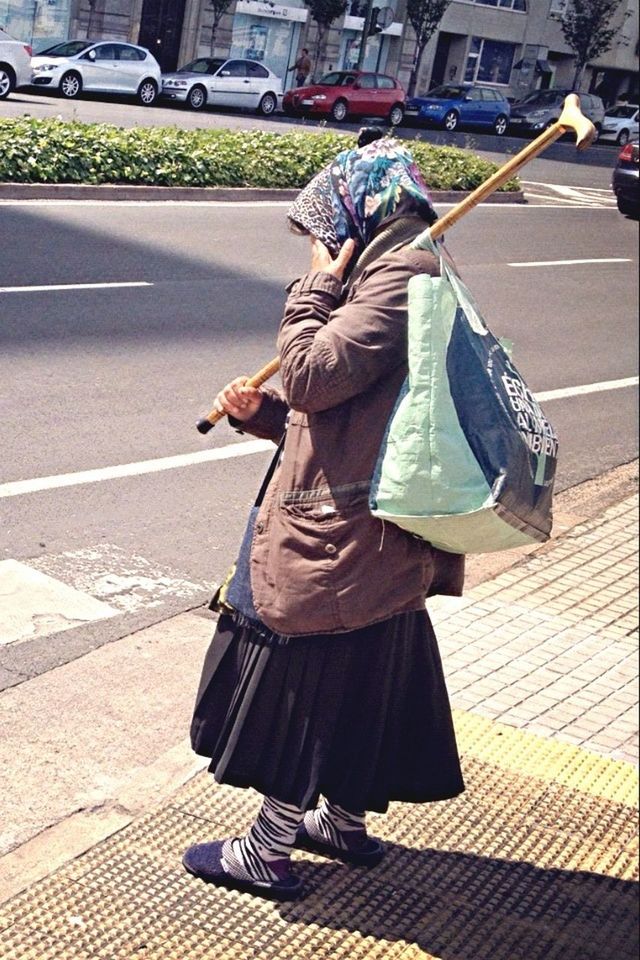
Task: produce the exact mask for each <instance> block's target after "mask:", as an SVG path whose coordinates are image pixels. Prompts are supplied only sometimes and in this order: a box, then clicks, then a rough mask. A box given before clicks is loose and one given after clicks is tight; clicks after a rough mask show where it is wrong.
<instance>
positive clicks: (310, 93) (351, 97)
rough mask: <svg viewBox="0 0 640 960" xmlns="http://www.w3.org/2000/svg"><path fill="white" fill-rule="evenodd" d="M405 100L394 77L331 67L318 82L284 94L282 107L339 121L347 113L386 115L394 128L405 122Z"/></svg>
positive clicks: (372, 115)
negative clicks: (403, 120) (332, 68)
mask: <svg viewBox="0 0 640 960" xmlns="http://www.w3.org/2000/svg"><path fill="white" fill-rule="evenodd" d="M404 102H405V92H404V90H403V88H402V87H401V86H400V84H399V83H398V81H397V80H394V79H393V77H388V76H386V74H383V73H365V72H362V71H358V70H332V71H331V72H330V73H327V74H325V75H324V77H321V79H320V80H318V82H317V83H314V84H311V85H310V86H308V87H298V88H297V90H289V91H288V92H287V93H285V95H284V98H283V101H282V109H283V110H284V112H285V113H286V114H287V115H288V116H290V117H293V116H300V115H308V116H312V117H331V119H332V120H335V121H337V122H338V123H341V122H342V121H343V120H346V118H347V117H348V116H359V117H384V118H385V120H388V121H389V123H390V124H392V125H393V126H394V127H395V126H397V125H398V124H399V123H402V118H403V116H404Z"/></svg>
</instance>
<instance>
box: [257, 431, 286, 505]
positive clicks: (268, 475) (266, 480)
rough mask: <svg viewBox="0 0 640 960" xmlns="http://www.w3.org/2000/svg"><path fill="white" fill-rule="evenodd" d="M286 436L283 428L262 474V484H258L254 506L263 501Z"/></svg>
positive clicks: (278, 461)
mask: <svg viewBox="0 0 640 960" xmlns="http://www.w3.org/2000/svg"><path fill="white" fill-rule="evenodd" d="M286 436H287V432H286V430H285V432H284V433H283V434H282V439H281V440H280V443H279V444H278V447H277V449H276V452H275V453H274V455H273V459H272V460H271V463H270V464H269V469H268V470H267V472H266V473H265V475H264V479H263V481H262V485H261V486H260V490H259V491H258V496H257V497H256V500H255V503H254V507H259V506H260V505H261V503H262V501H263V500H264V498H265V494H266V492H267V489H268V487H269V484H270V483H271V480H272V478H273V475H274V473H275V472H276V467H277V466H278V464H279V463H280V457H281V456H282V451H283V450H284V441H285V439H286Z"/></svg>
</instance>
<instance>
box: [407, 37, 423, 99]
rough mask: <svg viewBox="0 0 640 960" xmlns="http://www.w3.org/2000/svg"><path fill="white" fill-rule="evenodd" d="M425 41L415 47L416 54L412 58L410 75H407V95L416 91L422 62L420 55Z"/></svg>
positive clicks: (410, 95)
mask: <svg viewBox="0 0 640 960" xmlns="http://www.w3.org/2000/svg"><path fill="white" fill-rule="evenodd" d="M426 45H427V44H426V42H425V43H423V44H422V45H421V46H418V47H416V54H415V57H414V58H413V67H412V68H411V76H410V77H409V86H408V87H407V97H413V96H414V95H415V92H416V84H417V82H418V73H419V71H420V64H421V63H422V55H423V53H424V48H425V47H426Z"/></svg>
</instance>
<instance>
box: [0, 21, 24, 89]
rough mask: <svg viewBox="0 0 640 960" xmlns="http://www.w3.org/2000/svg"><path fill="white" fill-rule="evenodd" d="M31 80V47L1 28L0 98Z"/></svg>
mask: <svg viewBox="0 0 640 960" xmlns="http://www.w3.org/2000/svg"><path fill="white" fill-rule="evenodd" d="M30 80H31V47H29V46H28V45H27V44H26V43H21V42H20V41H19V40H15V39H14V38H13V37H11V36H9V34H8V33H6V32H5V31H4V30H2V28H0V100H4V98H5V97H8V96H9V94H10V93H11V91H12V90H15V89H16V87H25V86H27V85H28V84H29V82H30Z"/></svg>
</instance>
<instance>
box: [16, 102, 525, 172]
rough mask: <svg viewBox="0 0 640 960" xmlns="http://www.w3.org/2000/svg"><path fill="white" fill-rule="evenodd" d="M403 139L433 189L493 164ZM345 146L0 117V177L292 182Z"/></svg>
mask: <svg viewBox="0 0 640 960" xmlns="http://www.w3.org/2000/svg"><path fill="white" fill-rule="evenodd" d="M408 145H409V147H410V149H411V150H412V152H413V154H414V156H415V158H416V161H417V163H418V165H419V167H420V169H421V170H422V173H423V174H424V177H425V179H426V181H427V183H428V184H429V185H430V187H431V188H432V189H435V190H472V189H473V188H474V187H477V186H478V184H480V183H482V181H483V180H485V179H486V178H487V177H488V176H490V174H491V173H493V172H494V170H495V169H496V166H495V164H493V163H490V162H488V161H487V160H483V159H481V158H480V157H478V156H475V155H474V154H472V153H469V152H468V151H466V150H461V149H458V148H455V147H434V146H432V145H430V144H426V143H421V142H419V141H413V142H411V143H410V144H408ZM353 146H355V138H354V136H352V135H349V134H341V133H330V132H325V133H322V134H316V133H314V134H311V133H267V132H265V131H262V130H255V131H251V130H247V131H241V132H234V131H229V130H181V129H177V128H174V127H134V128H131V129H123V128H121V127H116V126H111V125H108V124H85V123H79V122H71V123H68V122H65V121H62V120H35V119H32V118H30V117H24V118H21V119H4V120H0V181H4V182H8V181H11V182H14V183H16V182H17V183H89V184H100V183H123V184H124V183H126V184H153V185H154V186H187V187H211V186H219V187H247V186H248V187H290V188H291V187H294V188H295V187H302V186H304V184H305V183H306V182H307V181H308V180H309V178H310V177H311V176H312V175H313V174H314V173H315V172H316V171H318V170H319V169H320V168H321V167H323V166H324V165H325V164H327V163H328V162H329V161H330V160H331V159H332V158H333V157H334V156H335V155H336V154H337V153H339V152H340V150H344V149H345V148H349V147H353ZM502 189H503V190H518V189H519V182H518V180H517V179H513V180H511V181H510V182H509V183H508V184H507V185H506V186H505V187H503V188H502Z"/></svg>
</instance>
